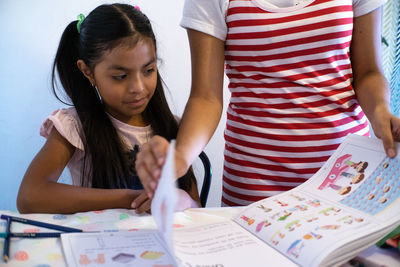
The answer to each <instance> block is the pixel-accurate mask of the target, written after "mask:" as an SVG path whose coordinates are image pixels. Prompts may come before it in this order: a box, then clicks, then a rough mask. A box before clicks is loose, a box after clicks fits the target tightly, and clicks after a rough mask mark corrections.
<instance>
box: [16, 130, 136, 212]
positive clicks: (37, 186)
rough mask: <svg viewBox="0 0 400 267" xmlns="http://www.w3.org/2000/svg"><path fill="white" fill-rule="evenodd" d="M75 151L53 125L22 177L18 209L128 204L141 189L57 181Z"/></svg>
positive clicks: (66, 209)
mask: <svg viewBox="0 0 400 267" xmlns="http://www.w3.org/2000/svg"><path fill="white" fill-rule="evenodd" d="M74 151H75V148H74V147H73V146H72V145H71V144H70V143H69V142H68V141H67V140H66V139H65V138H64V137H62V136H61V135H60V133H59V132H58V131H57V130H56V129H55V128H53V130H52V131H51V133H50V135H49V137H48V139H47V141H46V143H45V144H44V146H43V148H42V149H41V150H40V151H39V153H38V154H37V155H36V157H35V158H34V159H33V161H32V163H31V164H30V166H29V167H28V170H27V171H26V173H25V176H24V178H23V180H22V183H21V186H20V188H19V192H18V198H17V207H18V210H19V211H20V212H21V213H75V212H83V211H91V210H101V209H110V208H130V206H131V203H132V201H133V200H134V199H135V198H136V197H137V196H138V195H139V194H140V193H141V192H142V191H141V190H140V191H136V190H129V189H95V188H84V187H80V186H72V185H67V184H61V183H57V181H58V179H59V177H60V175H61V173H62V171H63V170H64V168H65V166H66V165H67V163H68V161H69V160H70V159H71V157H72V155H73V153H74Z"/></svg>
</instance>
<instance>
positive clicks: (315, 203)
mask: <svg viewBox="0 0 400 267" xmlns="http://www.w3.org/2000/svg"><path fill="white" fill-rule="evenodd" d="M399 167H400V165H399V159H398V158H395V159H390V158H388V157H386V155H385V153H384V151H383V146H382V144H381V142H380V141H379V140H373V139H371V138H368V137H363V136H354V135H351V136H349V137H347V138H346V139H345V141H344V142H343V144H342V145H341V146H340V147H339V148H338V150H337V151H336V152H335V153H334V155H332V157H331V158H330V159H329V160H328V161H327V163H326V164H325V165H324V166H323V167H322V168H321V169H320V170H319V171H318V172H317V173H316V174H315V175H314V176H313V177H312V178H310V179H309V181H307V182H306V183H304V184H302V185H300V186H298V187H297V188H295V189H293V190H290V191H288V192H285V193H283V194H279V195H277V196H274V197H271V198H268V199H264V200H261V201H259V202H256V203H254V204H252V205H250V206H248V207H247V208H246V209H245V210H244V211H243V212H241V213H240V214H239V215H238V216H237V217H236V218H235V219H234V221H235V222H236V223H238V224H239V225H241V226H242V227H243V228H244V229H246V230H247V231H249V232H251V233H252V234H254V235H255V236H257V237H258V238H260V239H261V240H263V241H264V242H266V243H267V244H269V245H270V246H271V247H273V248H275V249H277V250H278V251H280V252H281V253H283V254H284V255H286V256H287V257H289V258H290V259H292V260H293V261H295V262H297V263H299V264H300V265H303V266H316V265H318V263H319V262H320V261H322V260H324V257H327V256H328V255H329V254H330V253H332V252H334V251H335V250H336V249H340V247H347V251H346V250H342V251H341V252H338V253H340V254H342V255H344V258H345V257H346V255H347V257H349V256H348V255H350V254H351V251H352V250H355V249H356V248H357V247H363V246H365V242H367V244H368V242H369V244H370V245H372V244H373V243H374V242H375V241H377V239H379V237H383V235H384V234H382V233H385V231H387V230H388V229H390V226H391V225H392V224H393V223H395V222H396V221H397V224H398V223H399V220H400V214H399V212H398V211H399V210H400V206H399V205H400V203H399V202H400V201H399V197H400V192H399V190H400V179H398V177H400V173H399V169H400V168H399ZM396 210H397V212H394V211H396ZM379 231H382V233H381V234H379ZM375 232H378V234H375V235H373V237H374V238H373V239H371V238H368V237H367V236H368V235H369V236H372V235H371V234H372V233H375ZM363 239H364V243H363ZM354 240H356V242H354ZM346 244H351V245H348V246H346ZM317 258H318V260H316V259H317Z"/></svg>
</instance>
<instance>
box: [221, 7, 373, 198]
mask: <svg viewBox="0 0 400 267" xmlns="http://www.w3.org/2000/svg"><path fill="white" fill-rule="evenodd" d="M352 2H353V1H352V0H314V1H310V0H309V1H307V0H306V1H303V2H302V3H301V4H300V5H298V6H293V7H289V8H279V9H274V8H266V7H263V6H262V5H260V4H259V3H260V1H254V0H253V1H251V0H231V1H229V4H228V7H227V13H226V18H225V20H226V25H227V35H226V40H225V44H226V46H225V61H226V74H227V76H228V78H229V89H230V91H231V99H230V103H229V106H228V110H227V124H226V130H225V141H226V145H225V153H224V154H225V161H224V172H223V192H222V204H223V205H233V206H234V205H248V204H250V203H252V202H254V201H257V200H260V199H263V198H265V197H268V196H271V195H274V194H276V193H280V192H282V191H287V190H289V189H292V188H293V187H295V186H297V185H299V184H301V183H302V182H304V181H306V180H307V179H308V178H309V177H311V176H312V175H313V174H314V173H315V172H316V171H317V170H318V169H319V168H320V167H321V166H322V165H323V163H324V162H325V161H326V160H327V159H328V158H329V156H330V155H331V154H332V153H333V151H334V150H335V149H336V148H337V147H338V145H339V144H340V143H341V142H342V140H343V138H344V137H345V136H346V135H347V134H349V133H355V134H360V135H369V128H368V122H367V119H366V117H365V115H364V113H363V111H362V110H361V108H360V106H359V104H358V102H357V99H356V96H355V92H354V90H353V86H352V69H351V63H350V57H349V48H350V42H351V36H352V29H353V5H352Z"/></svg>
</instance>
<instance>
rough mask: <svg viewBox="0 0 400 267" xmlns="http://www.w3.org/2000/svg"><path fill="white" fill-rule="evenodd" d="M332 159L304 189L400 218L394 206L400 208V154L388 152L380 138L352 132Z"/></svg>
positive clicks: (380, 215) (365, 210)
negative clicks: (393, 155)
mask: <svg viewBox="0 0 400 267" xmlns="http://www.w3.org/2000/svg"><path fill="white" fill-rule="evenodd" d="M328 163H329V164H326V165H325V166H324V167H323V168H321V169H320V171H319V172H318V173H317V175H314V176H313V177H312V179H310V180H309V181H308V182H307V183H306V184H304V185H302V186H301V189H302V190H304V191H307V192H309V193H311V194H314V195H316V196H319V197H321V198H326V199H328V200H330V201H334V202H339V203H340V204H342V205H345V206H347V207H351V208H353V209H356V210H358V211H360V212H362V213H366V214H368V215H371V216H373V217H374V219H378V220H380V221H382V222H387V221H398V219H399V216H397V217H396V216H393V215H394V214H393V212H391V210H400V200H399V197H400V179H399V177H400V158H399V157H398V156H397V157H395V158H389V157H388V156H386V154H385V152H384V150H383V145H382V142H381V141H380V140H378V139H372V138H366V137H362V136H356V135H351V136H349V137H348V138H346V139H345V142H343V144H342V145H341V146H340V147H339V148H338V150H337V151H336V152H335V154H334V155H333V156H332V157H331V158H330V160H329V162H328Z"/></svg>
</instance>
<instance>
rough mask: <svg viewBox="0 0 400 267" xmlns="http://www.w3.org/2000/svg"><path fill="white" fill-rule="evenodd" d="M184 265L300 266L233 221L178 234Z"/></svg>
mask: <svg viewBox="0 0 400 267" xmlns="http://www.w3.org/2000/svg"><path fill="white" fill-rule="evenodd" d="M174 245H175V254H176V257H177V261H178V263H179V264H180V266H187V267H189V266H215V267H223V266H229V267H243V266H252V267H265V266H285V267H290V266H297V265H296V264H295V263H294V262H292V261H290V260H289V259H288V258H286V257H285V256H283V255H281V254H280V253H279V252H278V251H276V250H274V249H273V248H271V247H269V246H268V245H266V244H265V243H263V242H262V241H261V240H259V239H258V238H256V237H255V236H253V235H251V234H249V233H248V232H247V231H246V230H244V229H243V228H241V227H240V226H238V225H237V224H236V223H234V222H233V221H230V220H229V221H225V222H217V223H213V224H207V225H202V226H195V227H185V228H181V229H176V230H175V231H174Z"/></svg>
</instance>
